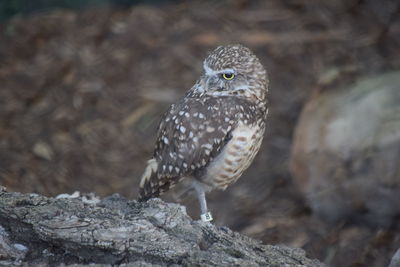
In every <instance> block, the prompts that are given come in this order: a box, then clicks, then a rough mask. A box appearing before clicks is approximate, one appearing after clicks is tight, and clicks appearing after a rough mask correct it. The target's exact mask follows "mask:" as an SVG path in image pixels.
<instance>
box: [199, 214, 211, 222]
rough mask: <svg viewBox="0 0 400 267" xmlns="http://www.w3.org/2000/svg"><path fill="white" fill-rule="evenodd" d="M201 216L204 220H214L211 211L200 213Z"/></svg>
mask: <svg viewBox="0 0 400 267" xmlns="http://www.w3.org/2000/svg"><path fill="white" fill-rule="evenodd" d="M200 218H201V220H202V221H203V222H210V221H212V220H213V217H212V215H211V212H207V213H203V214H201V215H200Z"/></svg>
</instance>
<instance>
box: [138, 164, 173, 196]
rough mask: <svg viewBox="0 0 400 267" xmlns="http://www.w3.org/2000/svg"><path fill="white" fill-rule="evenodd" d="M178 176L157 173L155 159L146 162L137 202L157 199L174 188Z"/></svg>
mask: <svg viewBox="0 0 400 267" xmlns="http://www.w3.org/2000/svg"><path fill="white" fill-rule="evenodd" d="M179 180H180V179H179V176H165V175H162V174H160V173H159V172H158V163H157V161H156V160H155V159H151V160H149V161H148V162H147V166H146V169H145V170H144V173H143V175H142V178H141V180H140V184H139V199H138V200H139V201H146V200H148V199H150V198H153V197H158V196H160V195H161V194H162V193H164V192H165V191H168V190H169V189H170V188H172V187H174V186H175V184H176V183H177V182H178V181H179Z"/></svg>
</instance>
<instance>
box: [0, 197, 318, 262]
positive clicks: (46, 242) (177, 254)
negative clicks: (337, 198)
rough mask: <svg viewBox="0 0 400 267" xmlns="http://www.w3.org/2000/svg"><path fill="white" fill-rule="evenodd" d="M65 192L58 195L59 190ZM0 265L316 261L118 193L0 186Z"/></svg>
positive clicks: (158, 203) (175, 208)
mask: <svg viewBox="0 0 400 267" xmlns="http://www.w3.org/2000/svg"><path fill="white" fill-rule="evenodd" d="M64 197H65V196H64ZM0 225H1V227H2V228H0V259H1V262H0V264H3V265H7V264H8V265H10V266H12V265H16V264H24V263H29V264H33V263H35V264H45V265H60V264H80V266H83V265H84V264H89V263H96V264H128V265H129V266H171V265H174V264H175V265H184V266H323V265H322V264H321V263H319V262H318V261H316V260H310V259H308V258H306V257H305V254H304V251H303V250H301V249H291V248H286V247H278V246H268V245H262V244H260V242H259V241H256V240H253V239H250V238H248V237H245V236H242V235H240V234H238V233H235V232H232V231H231V230H229V229H228V228H225V227H222V228H216V227H215V226H213V225H211V224H207V223H203V222H201V221H193V220H191V218H190V217H189V216H188V215H187V214H186V211H185V208H184V207H183V206H180V205H177V204H167V203H165V202H163V201H161V200H160V199H152V200H150V201H149V202H147V203H138V202H136V201H127V200H125V199H124V198H121V197H120V196H118V195H113V196H111V197H108V198H105V199H103V200H101V201H98V203H96V201H87V199H83V198H59V199H55V198H47V197H44V196H40V195H37V194H21V193H7V192H4V191H3V192H0Z"/></svg>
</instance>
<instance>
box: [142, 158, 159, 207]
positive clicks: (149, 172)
mask: <svg viewBox="0 0 400 267" xmlns="http://www.w3.org/2000/svg"><path fill="white" fill-rule="evenodd" d="M157 168H158V163H157V161H156V160H155V159H151V160H149V161H148V162H147V166H146V169H145V170H144V173H143V175H142V178H141V179H140V184H139V201H146V200H148V199H150V198H152V197H157V196H159V195H160V194H159V190H157V187H158V182H157Z"/></svg>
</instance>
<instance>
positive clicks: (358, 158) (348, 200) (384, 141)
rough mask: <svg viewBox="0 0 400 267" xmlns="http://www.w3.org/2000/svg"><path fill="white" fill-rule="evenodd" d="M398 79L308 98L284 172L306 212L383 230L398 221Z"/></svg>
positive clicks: (367, 81)
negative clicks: (290, 177)
mask: <svg viewBox="0 0 400 267" xmlns="http://www.w3.org/2000/svg"><path fill="white" fill-rule="evenodd" d="M399 103H400V72H391V73H386V74H382V75H378V76H376V77H372V78H362V79H360V80H359V81H358V82H356V83H355V84H354V85H351V86H349V87H348V88H343V89H341V90H330V91H325V92H321V93H319V94H314V95H313V96H312V97H311V99H310V100H309V101H308V103H307V104H306V106H305V107H304V109H303V111H302V114H301V117H300V120H299V123H298V125H297V129H296V132H295V136H294V145H293V150H292V155H291V163H290V168H291V172H292V174H293V177H294V181H295V182H296V184H297V185H298V187H299V188H300V190H301V191H302V192H303V193H304V195H305V197H306V198H307V200H308V203H309V205H310V206H311V208H312V210H313V211H314V212H315V213H316V214H318V215H320V216H322V217H323V218H325V219H327V220H329V221H338V220H341V219H349V218H354V219H357V220H360V221H362V222H366V223H368V224H370V225H373V226H384V227H388V226H390V224H391V223H392V222H393V219H394V218H395V216H397V215H399V214H400V205H399V203H400V105H399Z"/></svg>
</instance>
